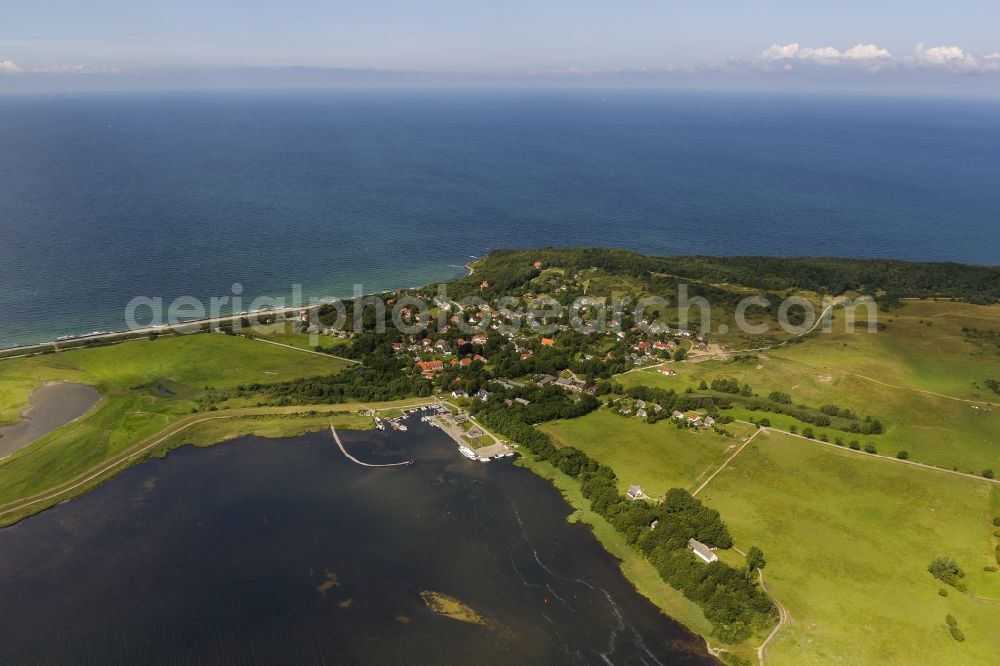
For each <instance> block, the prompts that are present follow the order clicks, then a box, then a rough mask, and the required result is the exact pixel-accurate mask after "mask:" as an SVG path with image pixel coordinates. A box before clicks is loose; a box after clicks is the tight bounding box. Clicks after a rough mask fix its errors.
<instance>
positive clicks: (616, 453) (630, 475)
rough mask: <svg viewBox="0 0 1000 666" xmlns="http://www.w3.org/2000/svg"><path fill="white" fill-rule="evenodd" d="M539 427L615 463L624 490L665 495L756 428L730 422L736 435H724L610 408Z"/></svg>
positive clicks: (696, 477)
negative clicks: (633, 488) (649, 420)
mask: <svg viewBox="0 0 1000 666" xmlns="http://www.w3.org/2000/svg"><path fill="white" fill-rule="evenodd" d="M539 429H540V430H542V431H543V432H547V433H548V434H549V435H551V436H552V437H553V438H554V439H555V441H556V443H557V444H559V445H560V446H575V447H576V448H578V449H580V450H581V451H583V452H584V453H586V454H587V455H589V456H591V457H592V458H594V460H597V461H598V462H601V463H604V464H607V465H610V466H612V467H614V469H615V473H616V474H617V475H618V481H619V485H620V488H619V490H620V491H621V492H622V493H624V492H625V491H626V490H627V488H628V486H629V485H631V484H639V485H641V486H642V489H643V491H644V492H645V493H646V494H647V495H649V496H650V497H654V498H660V497H663V496H664V495H665V494H666V492H667V491H668V490H669V489H671V488H685V489H687V490H693V489H694V488H695V487H696V486H697V484H698V483H699V482H700V481H701V480H702V479H704V478H705V477H706V476H707V475H708V474H710V473H711V472H712V471H713V470H714V469H716V468H717V467H718V466H719V464H720V463H721V462H722V461H723V460H725V458H726V456H727V455H729V454H731V453H732V449H734V448H735V447H736V446H737V445H738V444H739V443H741V442H742V441H743V438H744V437H746V436H749V435H750V434H751V433H752V432H753V430H754V429H753V427H752V426H748V425H744V424H739V423H735V424H731V425H729V426H727V429H728V430H730V431H731V432H732V433H733V435H734V436H733V437H724V436H722V435H719V434H716V433H715V432H713V431H712V430H709V429H702V430H694V429H689V428H684V429H679V428H677V427H676V426H675V425H674V423H673V421H670V420H666V421H660V422H658V423H645V422H644V421H641V420H640V419H638V418H635V417H631V416H622V415H619V414H615V413H614V412H612V411H611V410H609V409H599V410H597V411H595V412H591V413H590V414H588V415H586V416H583V417H580V418H576V419H570V420H562V421H551V422H549V423H545V424H543V425H541V426H539ZM611 433H613V435H612V434H611Z"/></svg>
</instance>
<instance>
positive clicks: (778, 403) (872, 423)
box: [698, 377, 885, 435]
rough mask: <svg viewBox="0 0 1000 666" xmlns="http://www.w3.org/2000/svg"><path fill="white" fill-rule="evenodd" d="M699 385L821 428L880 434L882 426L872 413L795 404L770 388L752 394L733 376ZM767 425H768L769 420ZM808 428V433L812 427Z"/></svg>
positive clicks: (755, 409) (753, 407) (755, 407)
mask: <svg viewBox="0 0 1000 666" xmlns="http://www.w3.org/2000/svg"><path fill="white" fill-rule="evenodd" d="M698 388H699V390H702V391H704V390H707V389H709V388H710V389H711V390H712V391H716V392H718V393H726V394H729V395H732V396H734V397H733V399H732V402H735V403H740V404H742V405H743V406H745V407H746V408H747V409H749V410H752V411H762V412H773V413H776V414H784V415H785V416H791V417H792V418H794V419H796V420H798V421H801V422H803V423H808V424H810V425H813V426H818V427H821V428H825V427H834V428H836V429H838V430H841V431H843V432H848V433H853V434H859V435H879V434H881V433H882V432H883V431H884V429H885V426H883V425H882V422H881V421H880V420H879V419H875V418H872V417H871V416H866V417H865V418H864V419H861V418H859V417H858V415H857V414H855V413H854V412H853V411H852V410H850V409H846V408H843V407H838V406H837V405H823V406H822V407H820V408H819V409H818V410H817V409H815V408H812V407H808V406H806V405H794V404H792V396H791V395H789V394H788V393H785V392H783V391H771V393H769V394H768V396H767V398H761V397H758V396H755V395H754V394H753V388H752V387H751V386H750V385H749V384H746V383H743V384H740V382H739V381H738V380H736V379H735V378H725V377H719V378H716V379H713V380H712V383H711V384H707V383H706V382H705V381H704V380H702V382H701V384H700V385H699V387H698ZM727 406H731V405H727ZM720 407H721V405H720ZM721 408H722V409H725V408H726V407H721ZM767 425H770V422H768V423H767ZM808 430H809V431H810V432H811V429H808Z"/></svg>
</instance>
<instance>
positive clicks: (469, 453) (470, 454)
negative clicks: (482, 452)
mask: <svg viewBox="0 0 1000 666" xmlns="http://www.w3.org/2000/svg"><path fill="white" fill-rule="evenodd" d="M458 450H459V452H460V453H461V454H462V455H463V456H465V457H466V458H468V459H469V460H479V456H477V455H476V452H475V451H473V450H472V449H470V448H469V447H467V446H460V447H458Z"/></svg>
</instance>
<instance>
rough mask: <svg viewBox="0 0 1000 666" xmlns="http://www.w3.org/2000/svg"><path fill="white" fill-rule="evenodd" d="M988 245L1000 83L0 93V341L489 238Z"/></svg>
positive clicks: (341, 287) (638, 245)
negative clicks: (943, 89)
mask: <svg viewBox="0 0 1000 666" xmlns="http://www.w3.org/2000/svg"><path fill="white" fill-rule="evenodd" d="M540 245H560V246H569V245H602V246H619V247H626V248H631V249H635V250H640V251H643V252H646V253H651V254H716V255H732V254H767V255H783V256H787V255H832V256H846V257H894V258H902V259H920V260H954V261H963V262H972V263H985V264H997V263H1000V104H997V103H995V102H982V101H968V100H966V101H959V100H917V99H876V98H838V97H829V96H824V97H818V96H817V97H804V96H778V95H750V94H722V93H698V94H694V93H665V92H640V91H610V90H608V91H566V92H538V91H496V90H494V91H448V90H436V91H415V90H396V91H372V90H338V91H323V92H295V93H289V92H280V93H278V92H273V93H226V94H212V93H187V94H181V93H170V94H166V93H161V94H141V95H140V94H130V95H123V94H115V95H72V96H34V97H5V98H0V346H4V345H11V344H15V343H25V342H33V341H40V340H48V339H52V338H53V337H55V336H57V335H60V334H65V333H81V332H87V331H90V330H94V329H120V328H122V327H123V326H124V321H123V313H124V308H125V304H126V303H127V302H128V301H129V300H130V299H131V298H133V297H134V296H137V295H147V296H160V297H163V298H164V300H165V301H166V302H169V301H170V300H171V299H173V298H175V297H176V296H179V295H192V296H195V297H198V298H201V299H207V298H208V297H210V296H225V295H231V293H232V292H231V291H230V288H231V285H232V284H233V283H236V282H238V283H240V284H241V285H242V286H243V289H244V292H243V296H244V298H245V301H246V302H248V301H249V300H250V299H251V298H252V297H254V296H256V295H259V294H271V295H275V296H283V295H286V294H288V293H289V292H290V291H291V288H292V287H291V285H292V284H293V283H300V284H302V285H303V289H304V292H305V293H306V294H307V295H316V296H333V295H335V296H346V295H350V294H351V291H352V285H353V284H355V283H360V284H362V285H363V290H364V291H365V292H370V291H375V290H381V289H389V288H397V287H403V286H414V285H418V284H423V283H427V282H432V281H435V280H443V279H450V278H453V277H455V276H456V275H458V274H461V272H462V269H461V266H462V264H464V263H465V262H467V261H468V260H469V259H470V257H471V256H474V255H481V254H483V253H485V252H487V251H488V250H490V249H495V248H501V247H530V246H540Z"/></svg>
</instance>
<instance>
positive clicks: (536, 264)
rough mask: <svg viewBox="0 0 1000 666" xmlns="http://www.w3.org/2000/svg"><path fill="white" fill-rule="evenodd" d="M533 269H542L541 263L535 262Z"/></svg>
mask: <svg viewBox="0 0 1000 666" xmlns="http://www.w3.org/2000/svg"><path fill="white" fill-rule="evenodd" d="M535 268H537V269H539V270H541V268H542V262H540V261H536V262H535Z"/></svg>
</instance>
